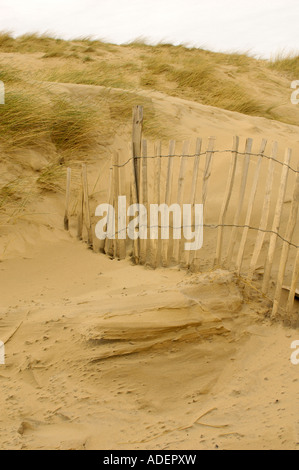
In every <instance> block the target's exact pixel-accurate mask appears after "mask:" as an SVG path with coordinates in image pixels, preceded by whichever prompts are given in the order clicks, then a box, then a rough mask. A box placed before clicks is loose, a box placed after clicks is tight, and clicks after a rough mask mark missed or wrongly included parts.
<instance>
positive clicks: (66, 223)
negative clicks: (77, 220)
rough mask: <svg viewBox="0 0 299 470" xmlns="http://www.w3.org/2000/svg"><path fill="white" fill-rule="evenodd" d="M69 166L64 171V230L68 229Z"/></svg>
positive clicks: (70, 172)
mask: <svg viewBox="0 0 299 470" xmlns="http://www.w3.org/2000/svg"><path fill="white" fill-rule="evenodd" d="M71 175H72V170H71V168H68V169H67V173H66V195H65V213H64V230H67V231H68V230H69V228H70V227H69V225H70V224H69V205H70V191H71Z"/></svg>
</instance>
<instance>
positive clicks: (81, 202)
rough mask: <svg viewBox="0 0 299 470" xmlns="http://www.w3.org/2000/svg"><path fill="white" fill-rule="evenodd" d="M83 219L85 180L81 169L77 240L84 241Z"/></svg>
mask: <svg viewBox="0 0 299 470" xmlns="http://www.w3.org/2000/svg"><path fill="white" fill-rule="evenodd" d="M83 217H84V195H83V178H82V169H81V181H80V189H79V210H78V226H77V238H78V240H82V236H83Z"/></svg>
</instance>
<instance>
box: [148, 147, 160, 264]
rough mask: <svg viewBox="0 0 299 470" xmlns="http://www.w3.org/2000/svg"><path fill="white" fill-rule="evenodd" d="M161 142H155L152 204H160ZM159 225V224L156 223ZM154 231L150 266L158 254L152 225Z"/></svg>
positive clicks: (156, 230)
mask: <svg viewBox="0 0 299 470" xmlns="http://www.w3.org/2000/svg"><path fill="white" fill-rule="evenodd" d="M160 178H161V142H160V141H157V142H155V167H154V188H153V204H158V206H159V205H160V192H161V191H160V190H161V187H160V184H161V180H160ZM158 225H159V224H158ZM153 229H155V230H154V231H155V232H157V233H158V239H154V238H153V239H152V238H151V249H150V265H151V267H152V268H154V269H155V268H156V267H157V263H158V255H159V226H158V227H155V228H154V227H153Z"/></svg>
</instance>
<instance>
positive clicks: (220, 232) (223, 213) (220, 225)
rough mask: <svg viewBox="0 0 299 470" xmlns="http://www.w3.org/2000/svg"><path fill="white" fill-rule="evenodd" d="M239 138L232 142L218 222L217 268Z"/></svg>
mask: <svg viewBox="0 0 299 470" xmlns="http://www.w3.org/2000/svg"><path fill="white" fill-rule="evenodd" d="M239 140H240V139H239V137H238V136H236V137H234V142H233V154H232V161H231V166H230V170H229V177H228V180H227V187H226V193H225V196H224V200H223V204H222V208H221V212H220V216H219V221H218V237H217V247H216V256H215V260H214V266H219V265H220V262H221V251H222V243H223V230H224V227H223V224H224V222H225V217H226V213H227V210H228V206H229V203H230V200H231V196H232V191H233V187H234V182H235V175H236V168H237V161H238V150H239Z"/></svg>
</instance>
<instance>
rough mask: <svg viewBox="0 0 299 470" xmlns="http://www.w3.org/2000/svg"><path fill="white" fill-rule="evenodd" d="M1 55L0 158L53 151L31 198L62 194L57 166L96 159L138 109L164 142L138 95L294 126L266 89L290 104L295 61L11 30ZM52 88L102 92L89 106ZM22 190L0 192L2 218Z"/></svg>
mask: <svg viewBox="0 0 299 470" xmlns="http://www.w3.org/2000/svg"><path fill="white" fill-rule="evenodd" d="M12 52H18V53H23V54H29V55H30V54H32V56H30V57H32V60H33V59H34V67H31V66H28V67H26V61H24V62H23V65H18V61H11V58H9V59H6V53H12ZM0 53H2V54H1V62H0V80H2V81H3V82H4V83H5V85H6V104H5V106H2V107H0V148H1V152H2V156H3V158H4V156H7V158H10V160H11V161H14V163H16V160H15V158H16V157H15V156H13V155H14V154H13V152H14V151H15V150H16V149H25V148H28V147H29V148H35V149H43V151H45V150H47V149H51V152H50V154H51V158H50V160H51V161H50V162H49V164H48V165H47V166H46V167H45V168H44V169H42V170H39V173H38V174H35V176H34V180H33V183H32V181H31V183H30V184H33V186H34V188H35V190H36V191H40V190H41V191H57V190H59V187H60V183H59V181H60V178H61V175H62V174H63V171H64V166H63V165H64V163H67V162H70V161H74V160H81V159H86V157H87V156H88V154H89V151H90V149H99V150H96V152H97V154H99V153H100V152H103V149H104V148H105V146H106V145H107V144H108V143H109V140H110V139H111V138H112V137H113V136H114V134H115V133H116V132H117V130H118V129H119V127H120V126H126V128H129V127H130V122H131V110H132V106H134V105H136V104H141V105H143V106H144V108H145V113H144V115H145V121H144V131H145V135H146V136H147V137H149V138H154V139H156V138H159V139H162V140H166V139H168V138H171V137H172V136H171V135H169V131H168V130H167V127H169V128H170V129H171V126H167V124H166V123H165V119H164V118H163V115H160V114H159V113H158V112H157V110H156V109H155V108H154V106H153V103H152V100H151V98H150V97H145V96H143V95H140V94H137V92H136V91H137V90H138V89H140V88H141V89H145V90H147V91H148V90H157V91H160V92H164V93H167V94H169V95H172V96H176V97H180V98H185V99H189V100H193V101H197V102H199V103H203V104H207V105H211V106H215V107H219V108H224V109H227V110H231V111H237V112H240V113H243V114H248V115H254V116H262V117H266V118H271V119H278V120H281V121H285V122H288V123H294V124H297V122H295V121H294V107H293V108H292V112H291V113H289V114H288V110H287V109H286V108H281V107H280V108H279V107H278V108H277V107H276V106H275V103H273V97H272V96H271V89H272V90H273V93H274V92H275V96H276V95H277V93H281V97H282V99H281V101H282V103H286V101H287V100H289V96H290V94H289V80H290V79H298V78H299V56H298V55H296V54H294V55H290V56H283V55H282V56H280V57H277V58H276V59H275V60H272V61H271V62H267V61H263V60H257V59H255V58H253V57H251V56H250V55H249V54H240V53H238V52H234V53H232V54H223V53H215V52H210V51H206V50H204V49H196V48H187V47H185V46H182V45H181V46H173V45H171V44H158V45H157V46H150V45H148V44H147V42H146V40H145V39H143V38H139V39H137V40H135V41H133V42H131V43H130V44H126V45H124V46H116V45H113V44H108V43H105V42H104V41H100V40H93V39H92V38H78V39H74V40H71V41H65V40H62V39H58V38H55V37H49V36H47V35H38V34H27V35H23V36H21V37H18V38H14V37H13V36H12V34H10V33H9V32H2V33H0ZM29 63H31V62H30V61H29ZM49 82H55V83H61V84H79V85H95V86H101V87H103V88H95V89H94V90H93V94H92V97H90V98H89V99H86V98H85V94H84V92H83V91H82V94H81V90H80V87H78V89H76V92H74V93H73V92H70V93H67V92H65V88H63V87H62V89H61V90H60V88H59V86H58V87H56V86H55V88H54V87H53V86H52V84H51V83H50V84H49ZM266 87H269V93H268V96H265V93H264V90H265V88H266ZM261 90H262V91H261ZM261 96H262V97H263V98H262V99H261ZM264 96H265V99H264ZM274 109H275V112H274ZM292 113H293V114H292ZM30 184H29V186H30ZM29 186H28V181H27V180H26V177H25V176H24V177H23V176H20V175H19V177H18V178H17V179H16V178H15V177H13V178H12V179H11V180H10V181H7V180H6V181H5V182H3V183H2V185H1V184H0V211H2V212H3V211H7V210H8V208H10V207H11V208H13V207H16V206H18V207H22V205H23V204H24V201H25V200H28V197H27V196H28V194H29V193H30V194H32V191H31V189H30V191H29V190H28V187H29ZM30 188H31V186H30Z"/></svg>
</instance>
